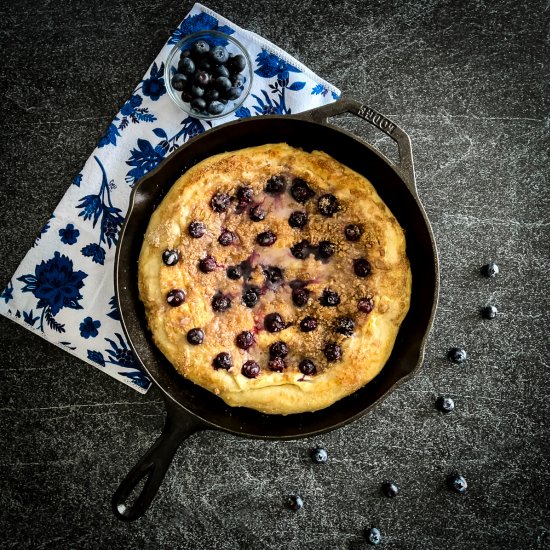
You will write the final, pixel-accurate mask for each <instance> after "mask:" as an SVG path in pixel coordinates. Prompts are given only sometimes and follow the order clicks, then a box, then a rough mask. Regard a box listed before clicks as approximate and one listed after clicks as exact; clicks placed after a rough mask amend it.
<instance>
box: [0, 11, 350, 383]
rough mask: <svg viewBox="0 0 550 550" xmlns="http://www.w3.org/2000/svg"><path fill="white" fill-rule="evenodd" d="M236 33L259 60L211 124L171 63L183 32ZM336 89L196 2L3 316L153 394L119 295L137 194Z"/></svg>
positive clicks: (37, 249) (15, 282)
mask: <svg viewBox="0 0 550 550" xmlns="http://www.w3.org/2000/svg"><path fill="white" fill-rule="evenodd" d="M207 29H208V30H211V29H213V30H219V31H221V32H224V33H226V34H232V35H234V36H235V37H236V38H237V40H239V41H240V42H241V43H242V44H243V45H244V46H245V47H246V49H247V50H248V52H249V54H250V58H251V59H252V60H253V64H254V67H253V70H254V81H253V83H252V89H251V93H250V95H249V96H248V98H247V99H246V100H245V102H244V103H243V104H242V106H241V107H240V108H239V109H238V110H237V111H236V112H235V113H233V114H232V115H229V116H227V117H224V118H222V119H217V120H216V121H213V122H206V121H202V120H199V119H195V118H193V117H189V116H187V115H186V114H185V113H183V111H181V110H179V108H178V107H177V106H176V105H175V104H174V103H173V102H172V100H171V99H170V98H169V96H168V94H167V92H166V85H165V82H164V60H165V59H166V58H167V57H168V54H169V52H170V50H171V49H172V48H173V45H174V44H176V43H177V42H178V41H179V40H180V39H181V38H183V37H184V36H186V35H188V34H190V33H193V32H197V31H201V30H207ZM339 94H340V92H339V90H338V89H337V88H335V87H334V86H332V85H331V84H329V83H328V82H325V81H324V80H322V79H320V78H319V77H317V76H316V75H315V74H313V73H312V72H311V71H309V69H307V68H306V67H304V66H303V65H301V64H300V63H299V62H298V61H296V60H295V59H293V58H292V57H290V56H288V55H287V54H286V53H285V52H283V51H282V50H280V49H279V48H277V47H276V46H274V45H273V44H271V43H270V42H268V41H266V40H264V39H263V38H261V37H260V36H258V35H256V34H254V33H251V32H249V31H246V30H244V29H240V28H239V27H237V26H236V25H234V24H233V23H231V22H230V21H228V20H227V19H224V18H223V17H221V16H219V15H218V14H216V13H215V12H213V11H211V10H209V9H208V8H206V7H204V6H202V5H200V4H195V5H194V7H193V9H192V10H191V11H190V12H189V14H188V15H187V17H186V18H185V19H184V20H183V21H182V23H181V24H180V25H179V27H178V28H177V29H176V30H175V31H174V32H173V33H172V35H171V37H170V38H169V40H168V41H167V43H166V45H165V46H164V47H163V48H162V50H161V52H160V53H159V55H158V56H157V58H156V59H155V61H154V62H153V63H152V65H151V67H150V68H149V70H148V71H147V74H146V75H145V76H144V78H143V80H142V81H141V82H140V83H139V85H138V86H137V87H136V89H135V90H134V92H133V94H132V96H131V97H130V98H129V99H128V100H127V101H126V102H125V103H124V104H123V105H122V107H121V109H120V111H119V112H118V114H117V115H116V116H115V118H114V119H113V121H112V123H111V124H110V125H109V127H108V128H107V130H106V132H105V135H104V136H103V137H102V138H101V139H100V141H99V143H98V145H97V148H96V149H95V151H94V152H93V154H92V155H91V157H90V158H89V159H88V161H87V162H86V164H85V165H84V168H83V169H82V170H81V172H80V173H79V174H77V175H76V176H75V177H74V178H73V179H72V183H71V185H70V187H69V189H68V191H67V192H66V194H65V196H64V197H63V198H62V200H61V202H60V203H59V205H58V206H57V208H56V210H55V212H54V213H53V214H52V216H51V217H50V219H49V220H48V222H47V223H46V224H45V225H44V227H43V228H42V230H41V232H40V234H39V235H38V237H37V238H36V240H35V242H34V244H33V247H32V248H31V249H30V250H29V252H28V253H27V255H26V256H25V258H24V259H23V261H22V262H21V264H20V265H19V267H18V268H17V271H16V272H15V274H14V275H13V277H12V278H11V280H10V281H9V282H8V284H7V286H6V288H5V289H4V290H3V291H2V292H1V293H0V313H2V314H4V315H5V316H7V317H9V318H11V319H13V320H15V321H16V322H19V323H20V324H22V325H23V326H26V327H27V328H29V329H31V330H33V331H34V332H36V333H37V334H39V335H40V336H42V337H43V338H45V339H47V340H48V341H50V342H52V343H54V344H56V345H58V346H60V347H62V348H64V349H65V350H67V351H68V352H69V353H72V354H73V355H75V356H77V357H79V358H81V359H82V360H84V361H86V362H88V363H90V364H91V365H94V366H95V367H97V368H99V369H101V370H103V371H104V372H106V373H107V374H109V375H111V376H113V377H114V378H117V379H118V380H120V381H122V382H124V383H126V384H128V385H130V386H132V387H134V388H135V389H136V390H138V391H140V392H145V391H147V389H148V388H149V386H150V384H151V382H150V380H149V378H148V377H147V375H146V374H145V373H143V372H142V371H141V370H140V365H139V363H138V361H137V359H136V358H135V357H134V355H133V353H132V351H131V350H130V349H129V346H128V343H127V341H126V338H125V336H124V332H123V330H122V326H121V323H120V316H119V312H118V309H117V302H116V298H115V296H114V281H113V277H114V272H113V266H114V257H115V249H116V244H117V241H118V234H119V231H120V228H121V226H122V224H123V222H124V216H125V213H126V210H127V206H128V199H129V196H130V191H131V188H132V187H133V186H134V185H135V183H136V182H137V181H138V180H139V179H140V178H141V177H143V176H144V175H145V174H146V173H147V172H148V171H149V170H151V169H153V168H155V167H156V166H157V165H158V164H159V163H160V162H161V161H162V160H163V159H164V158H166V157H167V156H168V155H169V154H170V153H172V152H173V151H175V150H176V149H177V148H178V147H179V146H181V145H183V144H184V143H185V142H186V141H187V140H188V139H190V138H192V137H194V136H196V135H197V134H199V133H201V132H204V131H206V130H208V129H209V128H211V127H212V126H213V125H216V124H221V123H224V122H228V121H229V120H233V119H238V118H244V117H249V116H258V115H263V114H291V113H298V112H300V111H304V110H307V109H311V108H314V107H317V106H320V105H324V104H326V103H330V102H332V101H334V100H335V99H337V98H338V96H339Z"/></svg>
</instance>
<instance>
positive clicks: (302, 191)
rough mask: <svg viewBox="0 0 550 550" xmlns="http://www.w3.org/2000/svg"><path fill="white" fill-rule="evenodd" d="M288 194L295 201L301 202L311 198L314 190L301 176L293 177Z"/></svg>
mask: <svg viewBox="0 0 550 550" xmlns="http://www.w3.org/2000/svg"><path fill="white" fill-rule="evenodd" d="M290 194H291V195H292V198H293V199H294V200H295V201H297V202H299V203H301V204H303V203H305V202H307V201H308V200H309V199H311V197H313V196H314V195H315V192H314V191H313V189H311V187H310V186H309V185H308V184H307V183H306V182H305V181H304V180H303V179H302V178H294V180H293V181H292V185H291V187H290Z"/></svg>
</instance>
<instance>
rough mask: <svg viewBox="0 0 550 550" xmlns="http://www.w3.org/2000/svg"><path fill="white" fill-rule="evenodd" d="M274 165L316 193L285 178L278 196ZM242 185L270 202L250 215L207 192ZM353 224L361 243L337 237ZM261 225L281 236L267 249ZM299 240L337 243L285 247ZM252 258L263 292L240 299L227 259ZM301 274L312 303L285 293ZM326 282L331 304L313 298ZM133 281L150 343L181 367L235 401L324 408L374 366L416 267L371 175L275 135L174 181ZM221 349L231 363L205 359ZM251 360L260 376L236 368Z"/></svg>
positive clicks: (385, 353) (401, 311) (384, 353)
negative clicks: (203, 264) (293, 220)
mask: <svg viewBox="0 0 550 550" xmlns="http://www.w3.org/2000/svg"><path fill="white" fill-rule="evenodd" d="M274 175H284V176H285V177H286V178H287V180H288V183H290V182H291V181H292V179H293V178H295V177H299V178H302V179H304V180H305V181H306V182H307V183H308V185H309V186H310V187H311V188H312V189H313V190H314V191H315V197H313V198H312V199H310V200H309V201H307V202H306V204H305V205H304V204H299V203H297V202H296V201H295V200H294V199H293V198H292V196H291V194H290V193H289V189H288V186H287V190H286V191H285V192H284V193H283V194H282V195H279V196H272V195H268V194H266V193H265V192H264V187H265V184H266V181H267V180H268V179H269V178H270V177H271V176H274ZM239 186H250V187H252V189H253V191H254V204H258V203H260V204H261V205H262V207H263V208H264V210H265V211H266V212H267V215H266V217H265V219H264V220H262V221H259V222H252V221H251V220H250V218H249V216H248V214H247V211H248V209H245V211H244V212H242V213H238V212H237V211H238V210H239V209H238V207H237V206H236V203H235V201H232V202H231V205H230V208H229V209H228V210H227V212H224V213H216V212H214V211H213V209H212V207H211V205H210V200H211V198H212V196H213V195H214V194H215V193H216V192H218V191H221V192H224V193H227V194H228V195H230V196H231V197H234V196H235V192H236V189H237V188H238V187H239ZM325 193H331V194H333V195H335V196H336V197H337V199H338V201H339V204H340V210H339V211H338V212H336V213H335V214H334V216H333V217H325V216H323V215H321V214H320V213H319V211H318V204H317V199H318V197H319V196H321V195H323V194H325ZM294 210H304V211H307V213H308V216H309V221H308V223H307V225H306V227H304V228H303V229H294V228H292V227H290V225H289V223H288V216H289V215H290V213H291V212H292V211H294ZM191 221H201V222H203V223H204V224H205V225H206V228H207V231H206V234H205V235H204V236H203V237H201V238H197V239H195V238H192V237H190V236H189V233H188V225H189V223H190V222H191ZM351 223H355V224H358V225H360V226H361V227H362V229H363V231H364V232H363V234H362V236H361V238H360V239H359V240H358V241H356V242H351V241H349V240H347V239H346V237H345V236H344V227H345V226H346V225H347V224H351ZM222 229H229V230H231V231H233V232H234V233H235V234H236V235H237V238H238V239H237V242H236V243H235V244H232V245H229V246H221V245H220V244H219V243H218V240H217V239H218V237H219V235H220V233H221V231H222ZM267 230H270V231H273V232H274V233H275V234H276V235H277V241H276V242H275V244H274V245H273V246H270V247H262V246H259V245H258V244H256V241H255V239H256V236H257V235H258V233H260V232H263V231H267ZM303 239H308V240H309V241H311V242H312V243H314V244H316V243H318V242H319V241H321V240H330V241H331V242H333V243H334V244H335V245H336V252H335V254H334V255H333V256H332V257H331V258H330V259H328V260H326V261H321V260H319V259H316V257H315V255H313V254H312V255H310V256H309V258H307V259H305V260H300V259H297V258H295V257H293V255H292V254H291V253H290V247H291V246H292V245H293V244H295V243H296V242H299V241H301V240H303ZM167 249H176V250H178V251H179V253H180V260H179V262H178V263H177V264H176V265H175V266H166V265H164V263H163V261H162V253H163V251H164V250H167ZM252 253H253V254H252ZM206 255H211V256H213V257H214V258H215V260H216V264H217V269H216V270H214V271H213V272H210V273H206V274H205V273H202V272H201V271H200V270H199V269H198V262H199V260H200V259H201V258H204V257H205V256H206ZM356 258H367V259H368V261H369V262H370V264H371V266H372V271H371V273H370V275H368V276H367V277H358V276H356V275H355V273H354V270H353V260H354V259H356ZM247 259H248V260H250V262H251V264H252V269H253V270H252V273H251V278H250V280H249V281H248V284H249V285H250V284H255V285H257V286H258V287H262V288H263V291H264V294H263V295H262V296H261V297H260V300H259V302H258V304H257V305H256V306H255V307H254V308H249V307H246V306H245V305H244V304H243V303H242V300H241V296H242V292H243V279H239V280H236V281H235V280H231V279H229V278H228V277H227V274H226V267H228V266H230V265H236V264H239V263H240V262H243V261H246V260H247ZM266 265H271V266H278V267H279V268H281V269H282V270H283V273H284V284H283V285H282V286H280V287H276V288H275V289H271V290H270V289H268V288H266V285H265V275H264V272H263V270H262V266H266ZM298 279H299V280H303V281H307V282H308V284H307V288H308V289H309V290H310V291H311V296H310V299H309V301H308V303H307V305H306V306H304V307H300V308H298V307H296V306H295V305H294V304H293V302H292V298H291V288H290V285H289V282H290V281H293V280H298ZM175 288H176V289H183V290H185V292H186V301H185V303H183V304H182V305H180V306H179V307H171V306H170V305H168V303H167V301H166V295H167V293H168V292H169V291H170V290H172V289H175ZM325 288H330V289H331V290H334V291H336V292H337V293H338V294H339V296H340V299H341V301H340V304H339V305H338V306H337V307H325V306H323V305H321V304H320V303H319V297H320V295H321V294H322V292H323V290H324V289H325ZM139 289H140V295H141V299H142V300H143V302H144V304H145V309H146V313H147V319H148V323H149V326H150V329H151V332H152V334H153V338H154V341H155V343H156V345H157V346H158V347H159V348H160V350H161V351H162V352H163V353H164V355H165V356H166V357H167V358H168V359H169V360H170V362H171V363H172V364H173V365H174V366H175V368H176V369H177V370H178V371H179V372H180V373H181V374H182V375H183V376H185V377H186V378H188V379H190V380H192V381H193V382H195V383H196V384H199V385H200V386H202V387H204V388H206V389H208V390H210V391H212V392H213V393H215V394H216V395H219V396H220V397H221V398H222V399H223V400H224V401H225V402H226V403H228V404H229V405H231V406H245V407H250V408H253V409H257V410H259V411H262V412H265V413H270V414H292V413H299V412H305V411H315V410H319V409H322V408H324V407H327V406H329V405H331V404H332V403H334V402H335V401H337V400H339V399H341V398H343V397H345V396H347V395H349V394H351V393H353V392H354V391H356V390H357V389H359V388H361V387H362V386H364V385H365V384H366V383H367V382H369V381H370V380H371V379H372V378H374V377H375V376H376V375H377V374H378V373H379V372H380V370H381V369H382V367H383V366H384V364H385V363H386V361H387V359H388V357H389V355H390V353H391V350H392V348H393V344H394V341H395V338H396V335H397V331H398V329H399V326H400V324H401V322H402V320H403V318H404V317H405V315H406V313H407V311H408V308H409V300H410V292H411V272H410V268H409V262H408V259H407V256H406V252H405V237H404V233H403V230H402V229H401V227H400V226H399V224H398V222H397V221H396V219H395V218H394V216H393V215H392V213H391V212H390V210H389V209H388V208H387V206H386V205H385V204H384V203H383V202H382V200H381V199H380V197H379V196H378V194H377V193H376V191H375V189H374V188H373V186H372V185H371V184H370V182H368V180H366V179H365V178H364V177H363V176H361V175H360V174H358V173H356V172H354V171H353V170H351V169H349V168H347V167H346V166H344V165H342V164H341V163H339V162H338V161H336V160H335V159H333V158H332V157H330V156H329V155H327V154H326V153H323V152H321V151H314V152H312V153H306V152H304V151H301V150H299V149H295V148H293V147H290V146H289V145H287V144H274V145H264V146H260V147H252V148H248V149H243V150H240V151H235V152H229V153H222V154H220V155H216V156H214V157H211V158H209V159H206V160H204V161H203V162H201V163H199V164H198V165H196V166H194V167H193V168H191V169H190V170H188V171H187V172H186V173H185V174H184V175H183V176H181V177H180V178H179V179H178V181H177V182H176V183H175V184H174V185H173V187H172V188H171V189H170V191H169V193H168V194H167V196H166V197H165V199H164V200H163V202H162V203H161V205H160V206H159V207H158V208H157V209H156V211H155V212H154V214H153V216H152V217H151V221H150V223H149V227H148V229H147V232H146V235H145V240H144V244H143V247H142V250H141V255H140V260H139ZM218 292H222V293H223V294H225V295H227V296H228V297H230V299H231V307H230V309H228V310H227V311H224V312H215V311H213V309H212V306H211V301H212V298H213V296H214V295H215V294H216V293H218ZM365 297H370V298H372V300H373V302H374V309H373V311H372V312H370V313H368V314H366V313H362V312H359V311H358V301H359V300H360V299H361V298H365ZM271 312H277V313H279V314H280V315H281V316H282V317H283V319H284V320H285V322H286V323H287V325H288V326H287V328H286V329H284V330H282V331H281V332H278V333H270V332H268V331H266V330H265V329H264V326H263V320H264V318H265V315H266V314H268V313H271ZM307 315H310V316H314V317H316V318H317V320H318V328H317V329H316V330H314V331H312V332H307V333H306V332H302V331H301V330H300V327H299V322H300V320H301V319H303V318H304V317H305V316H307ZM342 316H344V317H350V318H352V319H353V320H354V322H355V330H354V333H353V335H352V336H351V337H346V336H344V335H341V334H338V333H336V332H335V331H334V323H335V321H336V319H337V318H338V317H342ZM195 327H200V328H201V329H203V331H204V334H205V338H204V342H203V343H202V344H201V345H191V344H189V343H188V341H187V339H186V335H187V332H188V330H189V329H191V328H195ZM243 330H250V331H253V332H255V344H254V345H253V346H252V347H251V348H250V349H249V350H248V351H244V350H241V349H239V348H238V347H237V346H236V345H235V337H236V335H237V334H238V333H239V332H241V331H243ZM278 340H283V341H284V342H286V343H287V345H288V347H289V350H290V353H289V355H288V356H287V357H286V359H285V361H286V364H287V367H286V368H285V369H284V371H283V372H273V371H271V370H270V369H269V368H268V366H267V362H268V360H269V345H270V344H271V343H273V342H276V341H278ZM327 342H335V343H337V344H338V345H339V346H341V350H342V359H341V360H339V361H336V362H328V361H327V358H326V357H325V354H324V353H323V351H322V350H323V347H324V346H325V344H326V343H327ZM220 352H229V353H230V354H231V356H232V360H233V367H232V368H231V369H229V370H223V369H215V368H214V367H213V366H212V361H213V359H214V357H215V356H216V355H217V354H218V353H220ZM305 358H308V359H311V360H312V361H313V362H314V363H315V365H316V367H317V373H316V374H314V375H311V376H304V375H303V374H302V373H301V372H300V371H299V369H298V364H299V362H300V361H301V360H303V359H305ZM249 359H253V360H255V361H257V362H258V363H259V365H260V369H261V372H260V375H259V376H258V377H257V378H254V379H250V378H247V377H246V376H244V375H243V374H242V373H241V367H242V365H243V363H244V362H245V361H247V360H249Z"/></svg>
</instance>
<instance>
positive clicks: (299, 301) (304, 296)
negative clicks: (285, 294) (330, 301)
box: [292, 288, 311, 307]
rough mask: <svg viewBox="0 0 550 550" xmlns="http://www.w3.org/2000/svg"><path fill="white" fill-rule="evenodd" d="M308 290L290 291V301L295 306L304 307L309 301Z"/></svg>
mask: <svg viewBox="0 0 550 550" xmlns="http://www.w3.org/2000/svg"><path fill="white" fill-rule="evenodd" d="M310 294H311V292H310V290H309V289H307V288H293V289H292V301H293V302H294V305H295V306H298V307H304V306H305V305H306V304H307V301H308V300H309V295H310Z"/></svg>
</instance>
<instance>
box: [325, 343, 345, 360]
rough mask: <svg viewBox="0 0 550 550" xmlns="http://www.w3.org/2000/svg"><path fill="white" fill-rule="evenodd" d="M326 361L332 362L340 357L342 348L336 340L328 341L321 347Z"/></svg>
mask: <svg viewBox="0 0 550 550" xmlns="http://www.w3.org/2000/svg"><path fill="white" fill-rule="evenodd" d="M323 353H324V354H325V357H326V358H327V361H330V362H334V361H340V359H342V348H341V347H340V346H339V345H338V344H337V343H336V342H328V343H327V344H325V347H324V348H323Z"/></svg>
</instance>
